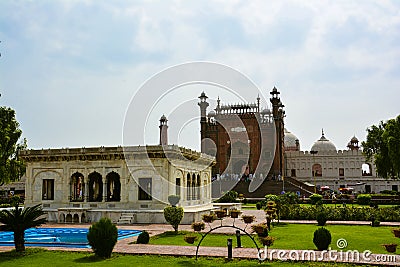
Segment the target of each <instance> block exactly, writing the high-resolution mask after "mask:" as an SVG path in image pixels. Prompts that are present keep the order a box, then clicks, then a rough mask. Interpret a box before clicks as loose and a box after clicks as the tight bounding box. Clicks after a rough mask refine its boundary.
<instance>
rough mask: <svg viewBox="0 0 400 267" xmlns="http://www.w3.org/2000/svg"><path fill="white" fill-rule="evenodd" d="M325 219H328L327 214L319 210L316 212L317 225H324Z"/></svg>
mask: <svg viewBox="0 0 400 267" xmlns="http://www.w3.org/2000/svg"><path fill="white" fill-rule="evenodd" d="M327 220H328V216H327V215H326V213H325V212H323V211H320V212H318V213H317V222H318V226H324V225H325V224H326V221H327Z"/></svg>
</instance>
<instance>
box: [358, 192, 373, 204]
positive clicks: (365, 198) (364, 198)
mask: <svg viewBox="0 0 400 267" xmlns="http://www.w3.org/2000/svg"><path fill="white" fill-rule="evenodd" d="M357 203H358V204H360V205H369V204H370V203H371V195H370V194H360V195H358V196H357Z"/></svg>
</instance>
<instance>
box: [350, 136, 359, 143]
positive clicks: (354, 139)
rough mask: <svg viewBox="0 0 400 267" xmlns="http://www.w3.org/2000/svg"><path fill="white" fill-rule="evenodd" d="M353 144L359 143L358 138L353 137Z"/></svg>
mask: <svg viewBox="0 0 400 267" xmlns="http://www.w3.org/2000/svg"><path fill="white" fill-rule="evenodd" d="M350 142H351V143H358V139H357V137H356V136H353V138H351V140H350Z"/></svg>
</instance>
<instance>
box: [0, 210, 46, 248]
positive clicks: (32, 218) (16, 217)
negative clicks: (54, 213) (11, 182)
mask: <svg viewBox="0 0 400 267" xmlns="http://www.w3.org/2000/svg"><path fill="white" fill-rule="evenodd" d="M44 214H46V213H45V212H44V211H43V209H42V207H41V205H40V204H38V205H35V206H33V207H28V208H24V209H22V208H19V207H18V203H17V204H15V209H13V210H2V211H0V223H3V224H4V225H2V226H1V230H3V231H12V232H14V244H15V250H16V251H17V252H21V251H25V230H26V229H28V228H31V227H37V226H40V225H41V224H44V223H46V221H47V220H46V218H44V217H43V215H44Z"/></svg>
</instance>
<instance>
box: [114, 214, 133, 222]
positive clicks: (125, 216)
mask: <svg viewBox="0 0 400 267" xmlns="http://www.w3.org/2000/svg"><path fill="white" fill-rule="evenodd" d="M134 219H135V214H134V213H132V212H123V213H121V216H120V217H119V220H118V222H117V224H132V223H133V222H134Z"/></svg>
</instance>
